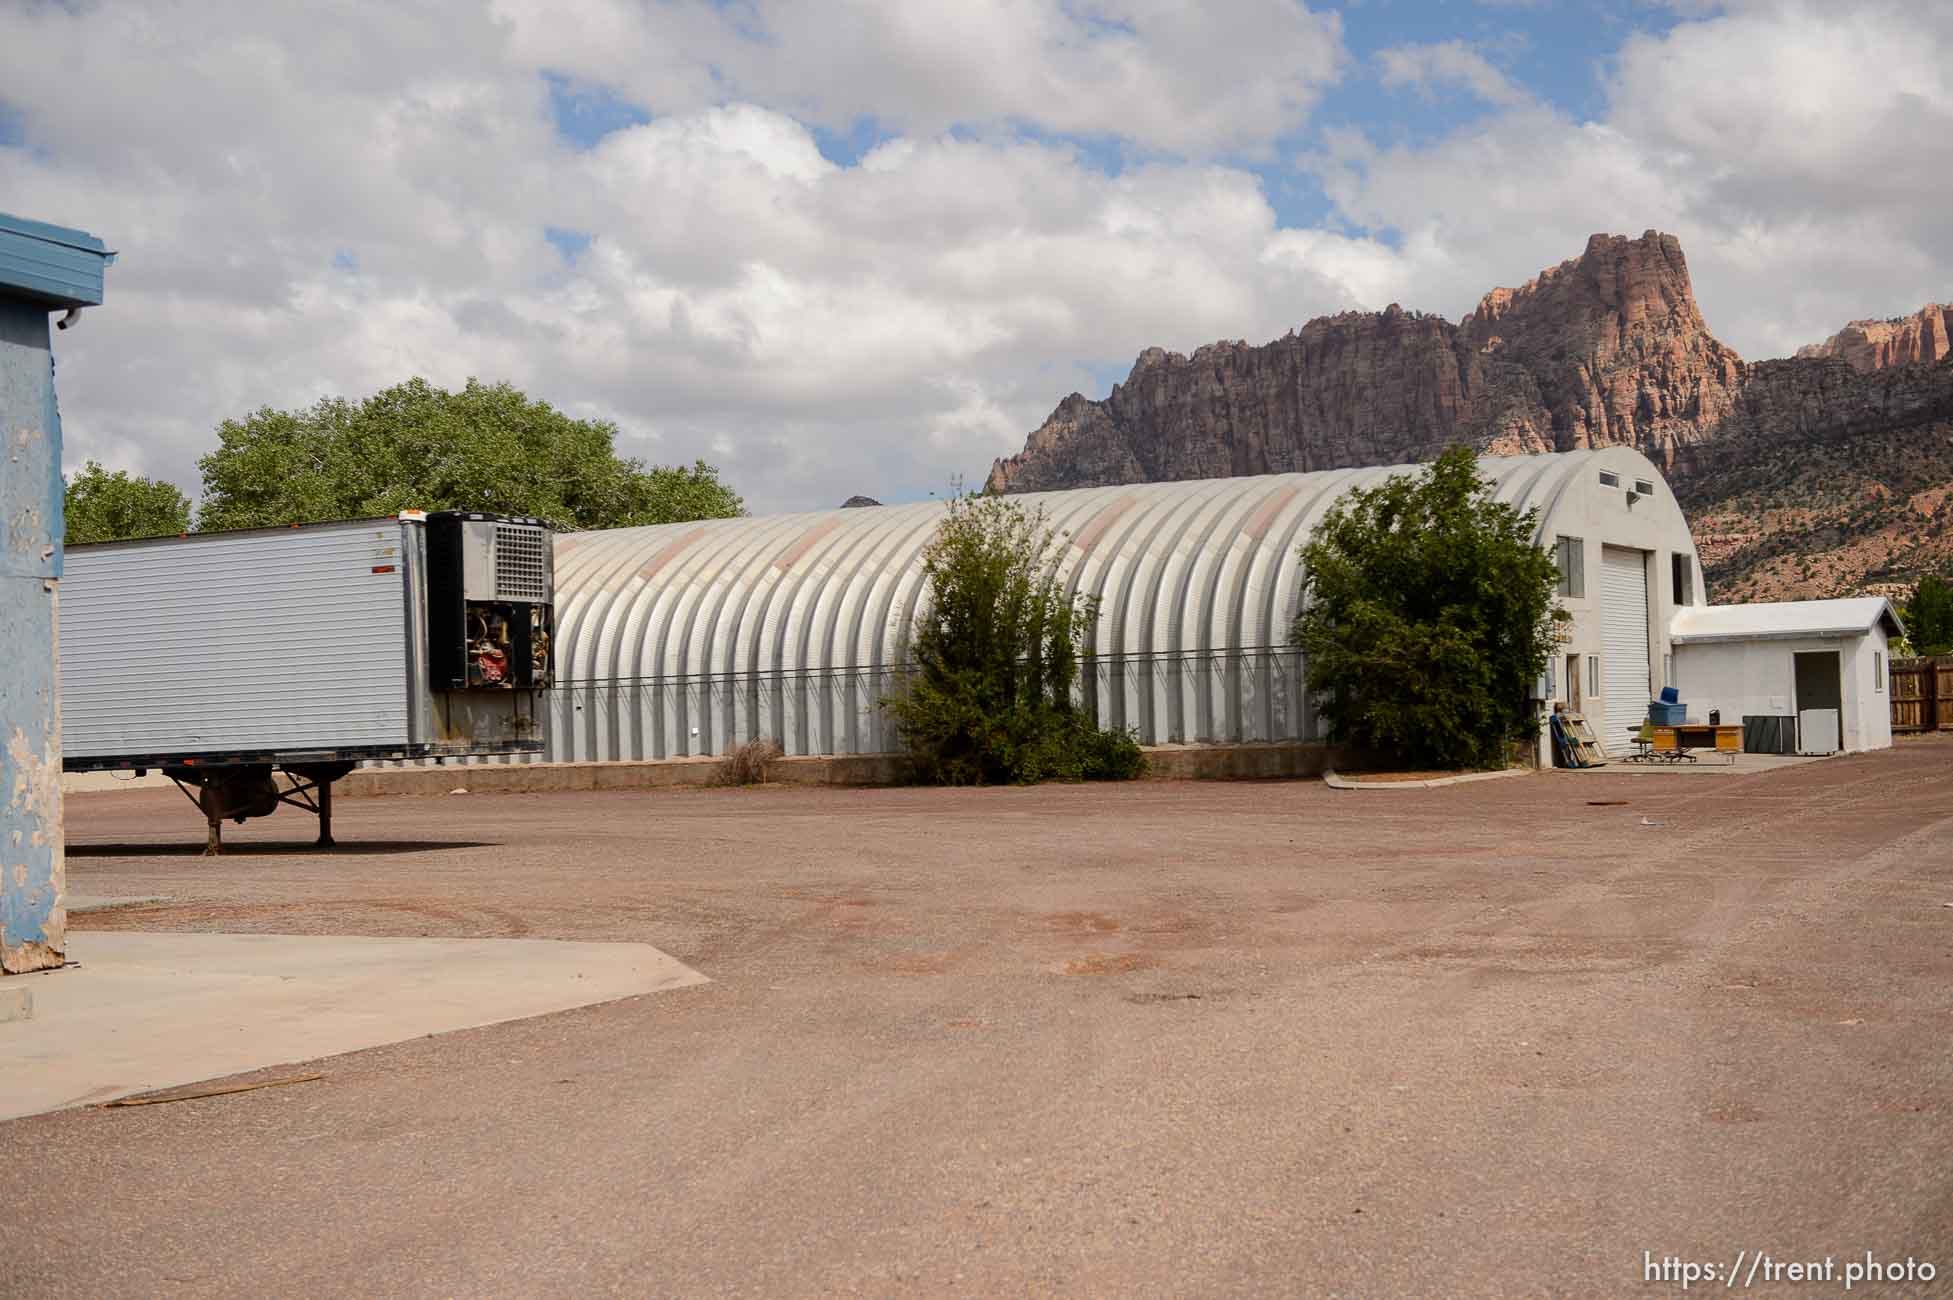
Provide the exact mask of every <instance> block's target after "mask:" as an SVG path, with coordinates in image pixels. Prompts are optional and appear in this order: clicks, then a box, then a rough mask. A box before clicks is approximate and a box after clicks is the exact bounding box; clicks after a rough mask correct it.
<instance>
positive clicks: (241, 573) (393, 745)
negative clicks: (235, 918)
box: [60, 511, 555, 853]
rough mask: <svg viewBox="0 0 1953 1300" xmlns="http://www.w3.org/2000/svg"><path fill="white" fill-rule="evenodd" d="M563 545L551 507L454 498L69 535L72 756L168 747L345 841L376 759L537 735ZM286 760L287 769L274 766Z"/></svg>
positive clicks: (255, 805) (138, 764)
mask: <svg viewBox="0 0 1953 1300" xmlns="http://www.w3.org/2000/svg"><path fill="white" fill-rule="evenodd" d="M554 605H555V565H554V560H553V557H552V548H551V539H550V529H549V526H548V525H547V524H545V523H543V522H542V521H541V520H539V519H526V518H511V517H507V516H497V515H485V514H464V513H458V512H442V513H436V514H422V513H420V512H418V511H408V512H404V513H402V514H401V515H400V516H399V517H398V518H395V519H374V520H361V521H355V522H349V523H332V524H308V525H304V526H298V527H292V528H267V529H252V530H248V531H243V532H231V533H201V534H195V535H192V536H187V537H162V538H154V539H150V540H145V541H131V542H103V543H99V544H95V545H87V546H73V547H70V548H68V552H67V565H66V576H65V577H64V578H63V580H62V583H61V611H60V622H61V713H62V724H63V730H64V736H63V741H62V751H63V752H62V765H63V766H64V767H65V768H66V769H67V770H68V771H70V772H95V771H114V770H133V771H135V772H137V773H138V774H140V773H143V772H145V771H147V770H148V769H150V768H159V769H161V770H162V772H163V773H164V774H165V775H167V776H169V777H170V778H171V779H172V780H174V781H175V782H176V783H177V786H178V788H180V789H182V790H183V792H184V793H185V794H186V795H188V796H189V797H190V798H191V800H192V801H193V802H195V803H196V804H197V806H198V808H199V809H200V810H201V811H202V813H203V816H204V820H205V821H206V823H207V824H208V827H209V838H208V840H207V842H206V849H205V851H206V852H208V853H216V852H218V851H220V849H221V847H222V828H223V822H224V819H225V818H227V817H228V818H230V819H231V820H233V821H239V822H241V821H243V820H245V819H246V818H247V817H265V816H269V815H270V814H271V813H273V812H275V811H277V809H278V806H279V805H280V804H281V803H287V804H292V805H293V806H296V807H301V808H305V809H307V810H308V811H311V812H313V813H315V814H316V815H317V816H318V819H319V843H320V844H321V845H330V844H331V843H332V842H333V841H332V783H333V782H334V781H337V780H338V779H339V778H340V777H343V776H344V775H346V773H348V772H350V771H351V770H352V769H353V768H354V766H356V765H357V764H358V763H360V762H361V761H363V760H368V759H407V758H437V759H438V758H447V757H464V756H469V755H481V754H517V753H534V752H538V751H540V750H541V749H542V747H543V724H542V719H543V708H542V692H543V691H544V690H545V689H546V688H547V687H548V686H549V684H550V675H551V669H552V663H553V660H552V655H551V634H552V633H553V631H554ZM281 776H282V778H283V780H282V781H281V780H280V777H281Z"/></svg>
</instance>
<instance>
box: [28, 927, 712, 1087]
mask: <svg viewBox="0 0 1953 1300" xmlns="http://www.w3.org/2000/svg"><path fill="white" fill-rule="evenodd" d="M68 956H69V958H70V959H71V960H76V961H79V962H80V963H81V964H80V965H79V966H75V967H70V968H68V969H66V970H62V971H58V972H53V973H50V974H47V975H41V976H32V977H29V976H19V977H16V978H19V979H23V980H31V983H32V992H33V994H34V1018H33V1019H32V1020H28V1021H23V1022H16V1023H14V1024H10V1025H8V1026H6V1028H5V1029H4V1030H0V1119H13V1118H17V1117H19V1116H22V1115H33V1114H38V1113H40V1112H42V1111H47V1110H57V1109H60V1108H62V1107H65V1106H78V1105H83V1104H87V1103H91V1102H100V1101H108V1100H110V1099H112V1098H115V1097H123V1096H127V1095H129V1094H131V1093H136V1092H146V1091H148V1090H150V1089H154V1088H167V1087H174V1086H176V1085H178V1084H185V1083H194V1082H196V1081H198V1080H200V1079H213V1078H218V1077H221V1076H223V1075H228V1074H240V1073H243V1072H244V1071H247V1070H258V1069H262V1068H264V1067H266V1066H271V1065H282V1064H286V1063H288V1062H293V1061H309V1060H313V1059H315V1058H317V1057H321V1056H334V1055H337V1054H339V1053H342V1052H352V1051H358V1050H360V1049H362V1048H367V1047H377V1046H380V1045H382V1044H385V1043H397V1042H401V1041H403V1040H405V1039H409V1038H419V1037H421V1036H423V1035H427V1034H439V1033H446V1032H448V1031H449V1030H454V1029H469V1028H473V1027H475V1026H478V1025H492V1024H498V1023H500V1022H502V1021H505V1020H520V1019H523V1018H525V1017H528V1016H539V1015H543V1014H545V1013H547V1012H552V1011H564V1010H568V1009H569V1008H571V1007H581V1006H588V1005H590V1004H592V1003H596V1002H609V1001H612V1000H614V999H617V998H627V997H633V996H636V995H639V994H645V993H661V992H664V991H666V990H668V989H678V988H684V987H686V986H688V985H693V984H702V983H705V982H706V979H705V976H703V975H701V974H699V973H698V972H697V971H695V970H693V969H692V968H691V967H689V966H686V965H685V964H684V963H682V962H679V961H677V960H676V959H674V958H672V957H668V956H666V955H665V954H664V953H662V952H660V951H658V950H657V949H656V948H653V947H651V946H650V945H648V944H642V943H572V942H563V941H559V940H550V939H386V938H342V937H320V936H314V935H281V934H142V933H119V934H117V933H110V934H96V933H79V934H75V935H73V936H72V937H71V939H70V944H69V950H68Z"/></svg>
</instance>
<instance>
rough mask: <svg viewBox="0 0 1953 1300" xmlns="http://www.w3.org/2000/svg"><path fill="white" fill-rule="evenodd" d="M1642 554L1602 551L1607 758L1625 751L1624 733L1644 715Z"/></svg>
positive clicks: (1603, 737) (1603, 739) (1614, 549)
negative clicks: (1609, 755)
mask: <svg viewBox="0 0 1953 1300" xmlns="http://www.w3.org/2000/svg"><path fill="white" fill-rule="evenodd" d="M1646 558H1647V553H1646V552H1645V551H1633V550H1629V549H1627V548H1626V547H1622V546H1603V547H1601V548H1600V633H1601V657H1600V663H1601V672H1600V684H1601V689H1602V690H1603V691H1604V692H1605V695H1604V696H1603V697H1602V706H1603V708H1604V710H1605V712H1604V714H1603V723H1604V726H1603V729H1602V730H1601V742H1602V745H1603V747H1604V748H1605V749H1606V750H1607V752H1608V753H1610V754H1622V753H1625V752H1627V747H1628V744H1627V733H1628V729H1629V728H1630V727H1639V726H1640V725H1641V723H1642V722H1643V720H1645V719H1646V718H1647V716H1648V566H1647V563H1646Z"/></svg>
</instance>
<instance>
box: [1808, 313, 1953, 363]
mask: <svg viewBox="0 0 1953 1300" xmlns="http://www.w3.org/2000/svg"><path fill="white" fill-rule="evenodd" d="M1949 356H1953V303H1937V302H1929V303H1927V304H1926V305H1925V306H1924V307H1921V308H1920V309H1919V310H1918V311H1916V312H1914V313H1912V315H1910V316H1894V317H1892V318H1890V319H1889V320H1855V321H1852V322H1851V323H1850V324H1848V325H1846V326H1845V327H1844V328H1843V329H1841V330H1839V331H1838V332H1837V333H1836V334H1833V335H1832V336H1831V337H1830V338H1828V339H1826V340H1824V342H1822V343H1812V344H1809V345H1807V346H1805V347H1801V348H1798V349H1797V357H1798V359H1800V360H1805V361H1808V360H1811V359H1813V358H1818V357H1838V358H1841V359H1842V360H1844V361H1846V362H1848V363H1849V364H1850V366H1851V368H1852V369H1853V370H1859V371H1871V370H1883V369H1885V368H1886V367H1887V366H1903V365H1911V364H1913V363H1915V362H1923V363H1925V364H1927V365H1931V364H1932V363H1934V362H1936V361H1942V360H1944V359H1945V358H1947V357H1949Z"/></svg>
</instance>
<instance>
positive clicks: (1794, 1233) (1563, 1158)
mask: <svg viewBox="0 0 1953 1300" xmlns="http://www.w3.org/2000/svg"><path fill="white" fill-rule="evenodd" d="M1618 800H1626V801H1627V802H1626V803H1625V804H1619V803H1614V802H1612V801H1618ZM1593 801H1599V802H1598V803H1596V802H1593ZM68 807H69V837H70V854H71V857H70V860H69V887H70V889H71V890H72V891H74V892H76V893H88V894H111V895H139V894H140V895H154V894H163V895H169V896H170V897H171V900H172V901H170V902H168V903H166V904H160V905H146V906H142V907H135V908H127V909H121V910H116V911H109V912H101V913H93V914H90V915H86V916H82V917H77V918H76V920H75V925H76V928H77V930H88V929H106V928H118V929H120V928H134V929H194V930H225V931H265V932H280V933H339V934H371V935H467V936H496V935H521V936H530V937H562V938H575V939H620V940H623V939H628V940H636V941H642V942H647V943H651V944H655V945H656V946H658V947H660V948H662V949H664V950H665V951H666V952H668V953H670V954H672V955H673V956H675V957H677V958H679V959H680V960H681V961H684V962H686V963H688V964H690V965H692V966H694V967H696V968H698V969H699V970H700V971H702V972H703V973H704V974H706V975H707V976H709V977H711V979H712V980H713V981H714V982H713V983H711V984H708V985H704V986H701V987H699V988H695V989H688V990H684V991H680V992H674V993H667V994H661V995H658V996H654V997H649V998H641V999H635V1000H630V1001H625V1002H618V1003H610V1004H606V1005H603V1006H598V1007H591V1008H587V1009H584V1010H580V1011H573V1012H567V1013H564V1014H561V1015H555V1016H548V1017H542V1018H539V1019H535V1020H529V1021H523V1022H519V1023H515V1024H509V1025H501V1026H495V1027H491V1028H486V1029H480V1030H472V1031H467V1032H464V1033H458V1034H451V1035H444V1036H440V1037H435V1038H427V1039H420V1040H416V1041H413V1042H409V1043H403V1044H398V1045H395V1046H392V1047H387V1048H380V1049H375V1050H372V1051H367V1052H361V1053H356V1054H353V1055H350V1056H344V1057H338V1058H333V1059H330V1060H327V1061H325V1062H322V1063H320V1064H319V1065H317V1066H314V1067H311V1068H316V1069H321V1070H324V1071H325V1072H326V1073H327V1076H328V1077H327V1079H326V1080H325V1081H324V1082H322V1083H318V1084H312V1085H307V1086H305V1087H293V1088H276V1089H268V1090H265V1091H261V1092H254V1093H244V1094H238V1095H234V1096H230V1097H222V1098H214V1099H209V1100H204V1101H196V1102H188V1103H183V1104H178V1105H169V1106H155V1107H146V1108H139V1109H132V1110H121V1111H95V1110H87V1111H72V1112H64V1113H60V1114H54V1115H46V1116H39V1117H36V1118H32V1119H26V1120H20V1121H15V1122H13V1123H9V1124H4V1125H0V1161H4V1163H5V1166H6V1167H7V1168H8V1169H9V1170H10V1171H12V1174H13V1179H14V1186H15V1189H16V1192H15V1194H14V1195H12V1196H11V1197H10V1198H9V1201H8V1204H7V1207H6V1211H5V1213H4V1214H0V1293H4V1294H7V1295H20V1294H30V1293H41V1292H47V1293H55V1292H57V1291H58V1292H60V1293H65V1294H75V1295H95V1296H111V1295H131V1296H135V1295H145V1296H146V1295H164V1294H182V1295H213V1294H214V1295H262V1294H307V1293H309V1294H358V1295H393V1294H408V1295H461V1294H466V1295H529V1294H542V1293H545V1292H553V1293H560V1292H563V1291H566V1290H572V1291H576V1292H591V1293H598V1294H616V1295H630V1296H643V1295H652V1294H658V1295H717V1294H739V1295H747V1294H781V1295H798V1294H834V1293H840V1294H857V1293H860V1294H875V1295H888V1294H929V1295H940V1294H968V1295H999V1294H1025V1293H1033V1294H1083V1295H1109V1294H1134V1295H1190V1294H1224V1295H1283V1296H1289V1295H1298V1294H1311V1295H1315V1294H1338V1293H1339V1294H1345V1295H1356V1294H1361V1295H1371V1296H1374V1295H1478V1294H1513V1295H1518V1294H1527V1295H1539V1294H1589V1295H1591V1294H1622V1293H1629V1292H1632V1293H1639V1294H1669V1293H1678V1292H1679V1290H1680V1285H1679V1282H1672V1283H1650V1282H1645V1281H1644V1265H1645V1261H1644V1252H1652V1253H1653V1255H1654V1256H1656V1257H1657V1259H1659V1258H1660V1257H1662V1256H1678V1257H1681V1258H1684V1259H1688V1260H1694V1261H1702V1262H1708V1263H1713V1264H1716V1266H1717V1267H1719V1268H1727V1267H1728V1266H1729V1265H1730V1263H1732V1262H1733V1261H1734V1260H1735V1259H1736V1257H1737V1254H1738V1252H1739V1251H1744V1252H1766V1253H1768V1254H1770V1255H1772V1256H1773V1257H1774V1258H1776V1259H1779V1260H1790V1259H1797V1260H1806V1259H1822V1258H1823V1257H1824V1256H1826V1255H1829V1256H1831V1257H1833V1259H1834V1260H1835V1261H1836V1264H1835V1267H1836V1268H1837V1269H1838V1270H1839V1272H1838V1277H1839V1278H1840V1279H1841V1278H1842V1269H1843V1267H1844V1262H1845V1260H1846V1259H1847V1258H1853V1259H1859V1260H1862V1257H1863V1256H1864V1253H1865V1252H1866V1251H1868V1250H1869V1251H1871V1252H1873V1253H1874V1255H1875V1256H1876V1257H1877V1258H1878V1259H1879V1260H1881V1261H1885V1260H1888V1259H1900V1260H1902V1259H1904V1258H1905V1257H1907V1256H1911V1257H1912V1258H1913V1259H1914V1260H1915V1261H1930V1262H1931V1263H1932V1264H1933V1265H1934V1266H1935V1267H1936V1268H1937V1270H1938V1273H1939V1278H1938V1280H1937V1282H1936V1284H1935V1285H1933V1286H1932V1287H1929V1288H1921V1287H1919V1286H1917V1285H1911V1286H1905V1287H1899V1288H1881V1287H1876V1286H1872V1287H1867V1286H1863V1285H1860V1286H1858V1287H1856V1288H1854V1290H1853V1294H1854V1295H1877V1294H1898V1293H1904V1294H1920V1293H1921V1292H1922V1290H1923V1291H1924V1292H1925V1293H1927V1294H1933V1293H1941V1292H1953V906H1949V904H1953V743H1949V742H1948V741H1942V740H1937V739H1934V740H1924V741H1912V742H1906V743H1902V744H1901V746H1900V747H1899V748H1898V749H1896V750H1894V751H1891V752H1888V753H1884V754H1879V755H1871V756H1861V757H1853V758H1844V759H1838V760H1834V761H1830V762H1826V763H1820V764H1814V765H1811V766H1807V767H1801V768H1796V769H1793V770H1787V771H1782V772H1777V773H1771V774H1768V775H1760V776H1755V777H1732V778H1728V779H1718V780H1700V779H1697V780H1691V779H1687V778H1678V779H1675V780H1672V781H1670V780H1662V779H1659V778H1656V777H1651V776H1645V775H1643V776H1632V777H1630V776H1615V775H1610V774H1607V773H1605V772H1598V773H1547V774H1541V775H1538V776H1533V777H1526V778H1520V779H1515V780H1506V781H1488V782H1480V783H1473V784H1466V785H1458V786H1451V787H1447V788H1442V789H1432V790H1404V791H1396V792H1388V793H1382V792H1370V793H1349V792H1338V791H1333V790H1329V789H1326V788H1325V787H1323V786H1321V785H1320V784H1317V783H1313V782H1306V783H1267V784H1259V783H1257V784H1238V785H1212V784H1171V783H1148V784H1141V785H1133V786H1123V787H1116V788H1108V787H1046V788H1039V789H1031V790H977V791H922V790H803V789H792V790H788V789H750V790H719V791H709V790H708V791H655V792H643V793H636V792H632V793H615V794H559V795H534V796H524V795H502V796H465V797H464V796H455V797H447V798H422V799H406V798H400V799H373V800H349V801H345V802H343V803H341V804H340V805H339V808H338V814H339V815H338V827H337V830H338V833H339V836H340V839H341V842H342V844H341V847H340V848H339V849H338V850H337V851H335V852H332V853H330V854H319V853H316V852H314V851H313V850H311V849H310V847H309V845H308V844H307V843H306V841H307V840H308V839H309V835H310V827H309V823H307V822H305V821H303V820H302V819H301V818H300V817H299V816H298V815H297V814H280V816H279V817H277V818H274V819H272V820H270V821H268V822H252V823H249V824H248V825H246V826H242V827H229V828H227V841H228V844H229V846H230V848H231V852H230V854H229V855H228V856H226V857H224V858H222V859H217V860H206V859H202V858H199V857H197V856H195V855H194V854H195V850H196V849H198V848H199V847H200V846H201V839H202V834H201V827H200V825H199V824H198V823H197V821H196V819H195V816H194V811H193V810H192V809H191V808H190V807H189V806H188V805H187V804H186V803H184V802H183V801H182V799H181V798H180V796H178V795H177V794H176V793H175V792H174V791H165V792H130V793H114V794H100V795H77V796H72V797H71V798H70V800H69V804H68ZM1650 822H1652V823H1656V824H1653V825H1650V824H1648V823H1650ZM4 1044H5V1030H4V1028H3V1027H0V1053H3V1052H4ZM0 1059H3V1057H0ZM0 1086H4V1066H0ZM27 1186H31V1187H32V1188H33V1189H34V1190H33V1193H32V1195H23V1194H21V1193H20V1191H19V1190H18V1189H20V1188H22V1187H27ZM1766 1276H1767V1274H1766ZM1740 1282H1741V1279H1739V1285H1740ZM1718 1285H1720V1283H1718ZM1813 1287H1815V1290H1814V1289H1813ZM1750 1290H1751V1291H1752V1292H1753V1293H1766V1294H1767V1293H1771V1291H1772V1288H1765V1287H1763V1286H1762V1285H1761V1284H1760V1282H1759V1284H1758V1285H1755V1286H1752V1287H1751V1288H1750ZM1779 1290H1795V1291H1796V1293H1797V1294H1813V1293H1816V1294H1823V1293H1831V1292H1837V1291H1840V1290H1841V1283H1834V1284H1833V1285H1831V1286H1824V1285H1821V1284H1806V1285H1803V1286H1799V1287H1788V1286H1786V1287H1784V1288H1780V1289H1779Z"/></svg>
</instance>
